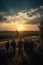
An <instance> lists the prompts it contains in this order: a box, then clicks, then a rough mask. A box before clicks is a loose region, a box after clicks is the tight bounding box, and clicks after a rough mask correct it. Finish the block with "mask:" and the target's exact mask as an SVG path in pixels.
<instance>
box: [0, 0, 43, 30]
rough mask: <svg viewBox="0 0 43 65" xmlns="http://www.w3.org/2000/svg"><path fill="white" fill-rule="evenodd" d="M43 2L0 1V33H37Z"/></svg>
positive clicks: (42, 11) (39, 0)
mask: <svg viewBox="0 0 43 65" xmlns="http://www.w3.org/2000/svg"><path fill="white" fill-rule="evenodd" d="M41 21H43V0H0V31H16V30H18V31H38V30H39V28H38V26H39V24H40V22H41Z"/></svg>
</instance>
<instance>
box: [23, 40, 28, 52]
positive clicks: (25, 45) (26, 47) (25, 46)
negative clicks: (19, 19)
mask: <svg viewBox="0 0 43 65" xmlns="http://www.w3.org/2000/svg"><path fill="white" fill-rule="evenodd" d="M28 44H29V41H28V39H25V40H24V50H25V52H26V53H27V51H28Z"/></svg>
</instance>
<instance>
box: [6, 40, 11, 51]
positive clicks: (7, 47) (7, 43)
mask: <svg viewBox="0 0 43 65" xmlns="http://www.w3.org/2000/svg"><path fill="white" fill-rule="evenodd" d="M5 47H6V49H7V51H8V49H9V47H10V44H9V40H8V41H7V42H6V44H5Z"/></svg>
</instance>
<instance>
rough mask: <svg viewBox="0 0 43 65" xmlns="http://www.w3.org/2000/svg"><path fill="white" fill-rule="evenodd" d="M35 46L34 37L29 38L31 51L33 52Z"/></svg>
mask: <svg viewBox="0 0 43 65" xmlns="http://www.w3.org/2000/svg"><path fill="white" fill-rule="evenodd" d="M33 48H34V41H33V40H32V39H29V51H30V52H33Z"/></svg>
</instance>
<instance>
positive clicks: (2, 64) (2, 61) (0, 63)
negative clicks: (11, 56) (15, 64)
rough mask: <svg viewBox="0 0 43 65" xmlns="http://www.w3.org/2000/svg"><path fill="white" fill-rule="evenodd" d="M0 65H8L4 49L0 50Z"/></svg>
mask: <svg viewBox="0 0 43 65" xmlns="http://www.w3.org/2000/svg"><path fill="white" fill-rule="evenodd" d="M0 65H8V62H7V52H6V51H5V49H4V48H1V49H0Z"/></svg>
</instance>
